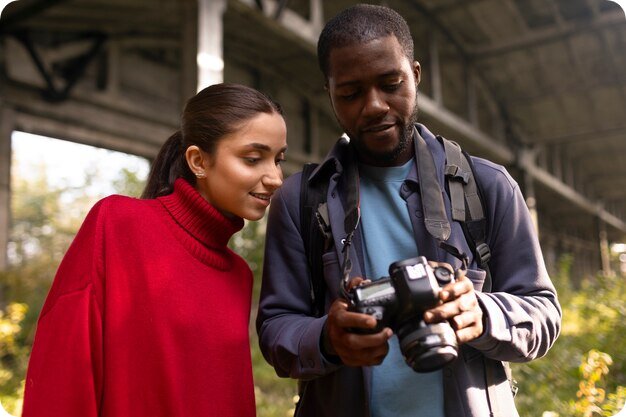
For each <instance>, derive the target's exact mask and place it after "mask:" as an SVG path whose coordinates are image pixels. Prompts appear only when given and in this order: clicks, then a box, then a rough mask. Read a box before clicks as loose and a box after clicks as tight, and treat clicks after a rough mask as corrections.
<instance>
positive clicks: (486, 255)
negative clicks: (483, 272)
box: [476, 243, 491, 266]
mask: <svg viewBox="0 0 626 417" xmlns="http://www.w3.org/2000/svg"><path fill="white" fill-rule="evenodd" d="M476 257H477V258H478V264H479V265H480V266H483V265H486V264H487V262H489V260H490V259H491V249H489V245H487V244H486V243H481V244H480V245H478V246H476Z"/></svg>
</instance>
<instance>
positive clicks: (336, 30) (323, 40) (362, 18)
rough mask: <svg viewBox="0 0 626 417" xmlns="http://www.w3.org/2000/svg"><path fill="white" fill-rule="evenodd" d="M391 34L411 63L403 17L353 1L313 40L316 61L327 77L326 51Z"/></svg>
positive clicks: (408, 39) (410, 43) (409, 33)
mask: <svg viewBox="0 0 626 417" xmlns="http://www.w3.org/2000/svg"><path fill="white" fill-rule="evenodd" d="M390 35H394V36H395V37H396V39H398V42H399V43H400V46H401V47H402V50H403V52H404V54H405V55H406V57H407V58H408V60H409V62H413V60H414V57H413V48H414V47H413V38H412V37H411V31H410V30H409V25H408V24H407V23H406V20H404V18H403V17H402V16H400V15H399V14H398V12H396V11H395V10H393V9H390V8H388V7H385V6H376V5H372V4H357V5H356V6H352V7H349V8H347V9H345V10H343V11H341V12H339V14H337V15H336V16H335V17H333V18H332V19H330V20H329V21H328V22H327V23H326V25H325V26H324V29H323V30H322V33H321V34H320V37H319V39H318V41H317V60H318V63H319V66H320V69H321V70H322V72H323V73H324V77H325V78H327V79H328V71H329V70H330V68H329V62H328V60H329V59H330V51H331V50H332V49H333V48H341V47H344V46H349V45H354V44H362V43H366V42H369V41H372V40H374V39H379V38H384V37H387V36H390Z"/></svg>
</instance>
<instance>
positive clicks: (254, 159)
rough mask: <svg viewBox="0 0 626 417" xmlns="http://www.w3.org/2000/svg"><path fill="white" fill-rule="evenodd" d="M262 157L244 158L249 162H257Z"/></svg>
mask: <svg viewBox="0 0 626 417" xmlns="http://www.w3.org/2000/svg"><path fill="white" fill-rule="evenodd" d="M260 159H261V158H251V157H248V158H244V160H245V161H246V162H247V163H249V164H256V163H257V162H259V161H260Z"/></svg>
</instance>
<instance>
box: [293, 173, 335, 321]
mask: <svg viewBox="0 0 626 417" xmlns="http://www.w3.org/2000/svg"><path fill="white" fill-rule="evenodd" d="M316 168H317V164H315V163H308V164H305V165H304V166H303V167H302V177H301V179H300V231H301V232H300V235H301V236H302V242H303V243H304V251H305V253H306V256H307V263H308V265H309V272H310V274H311V275H310V279H309V285H310V297H311V305H312V306H313V314H314V316H315V317H321V316H323V315H324V307H325V306H324V304H325V299H326V284H325V281H324V271H323V265H322V255H323V254H324V251H325V250H327V249H328V248H329V245H330V244H331V243H332V235H331V232H330V221H329V219H328V208H327V206H326V194H327V191H328V182H327V181H324V180H322V181H316V182H309V177H310V176H311V173H312V172H313V171H314V170H315V169H316Z"/></svg>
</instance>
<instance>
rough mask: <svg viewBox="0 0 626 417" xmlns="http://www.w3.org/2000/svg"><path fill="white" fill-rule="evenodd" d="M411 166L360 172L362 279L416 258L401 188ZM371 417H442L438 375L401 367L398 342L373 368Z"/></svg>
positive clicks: (370, 168) (392, 342)
mask: <svg viewBox="0 0 626 417" xmlns="http://www.w3.org/2000/svg"><path fill="white" fill-rule="evenodd" d="M413 164H414V161H413V160H411V161H409V162H407V163H406V164H405V165H403V166H399V167H386V168H381V167H373V166H367V165H360V166H359V173H360V195H361V201H360V206H361V224H360V227H361V233H362V236H363V247H364V251H365V272H366V274H367V278H369V279H371V280H376V279H378V278H380V277H382V276H387V275H388V274H389V272H388V269H389V265H390V264H391V263H393V262H395V261H399V260H402V259H407V258H413V257H415V256H417V255H418V253H417V244H416V242H415V237H414V235H413V227H412V225H411V219H410V218H409V211H408V209H407V205H406V201H404V199H403V198H402V197H401V195H400V187H401V186H402V184H403V182H404V180H405V178H406V177H407V175H408V174H409V171H410V170H411V166H412V165H413ZM372 370H373V372H372V386H371V393H372V395H371V398H370V407H371V411H372V417H444V411H443V378H442V374H441V371H440V370H439V371H435V372H430V373H417V372H415V371H413V370H412V369H411V368H410V367H409V366H408V365H407V364H406V363H405V362H404V358H403V357H402V353H401V352H400V346H399V344H398V337H397V336H396V335H394V336H393V337H392V338H391V339H390V340H389V353H388V354H387V356H386V357H385V360H384V361H383V363H382V364H380V365H379V366H375V367H373V368H372Z"/></svg>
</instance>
